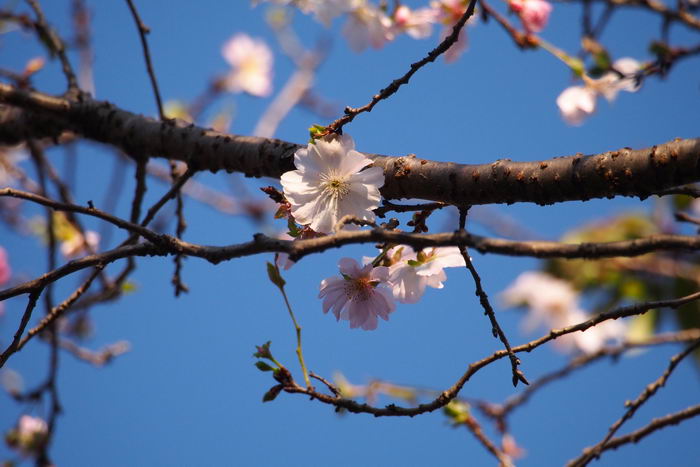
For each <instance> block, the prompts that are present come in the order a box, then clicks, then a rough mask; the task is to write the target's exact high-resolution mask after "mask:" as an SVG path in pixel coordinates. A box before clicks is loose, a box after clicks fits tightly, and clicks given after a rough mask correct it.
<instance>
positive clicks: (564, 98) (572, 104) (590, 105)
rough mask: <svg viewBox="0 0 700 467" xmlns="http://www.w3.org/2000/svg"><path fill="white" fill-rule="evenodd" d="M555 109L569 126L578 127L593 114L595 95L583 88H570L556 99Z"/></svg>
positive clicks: (591, 90) (590, 90)
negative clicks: (556, 108)
mask: <svg viewBox="0 0 700 467" xmlns="http://www.w3.org/2000/svg"><path fill="white" fill-rule="evenodd" d="M557 107H559V112H560V113H561V116H562V118H563V119H564V121H566V123H568V124H569V125H574V126H578V125H581V124H582V123H583V121H584V120H585V119H586V117H588V116H589V115H591V114H592V113H593V112H595V108H596V93H595V91H594V90H593V89H590V88H588V87H585V86H571V87H568V88H566V89H564V91H563V92H562V93H561V94H559V97H557Z"/></svg>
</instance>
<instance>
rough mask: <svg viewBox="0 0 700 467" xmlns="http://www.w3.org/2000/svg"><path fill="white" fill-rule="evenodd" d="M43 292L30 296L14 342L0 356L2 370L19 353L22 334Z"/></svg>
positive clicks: (40, 290) (34, 292)
mask: <svg viewBox="0 0 700 467" xmlns="http://www.w3.org/2000/svg"><path fill="white" fill-rule="evenodd" d="M42 290H43V289H38V290H35V291H33V292H31V293H30V294H29V299H28V300H27V306H26V308H25V309H24V314H23V315H22V319H21V320H20V323H19V327H18V328H17V331H16V332H15V335H14V337H13V338H12V342H11V343H10V345H9V346H8V347H7V348H6V349H5V351H4V352H3V353H2V355H0V368H2V367H3V366H4V365H5V362H6V361H7V359H8V358H10V355H12V354H13V353H15V352H16V351H17V347H18V346H19V342H20V340H21V339H22V334H23V333H24V330H25V329H26V327H27V324H28V323H29V319H30V318H31V317H32V311H33V310H34V307H35V306H36V302H37V300H39V296H40V295H41V292H42Z"/></svg>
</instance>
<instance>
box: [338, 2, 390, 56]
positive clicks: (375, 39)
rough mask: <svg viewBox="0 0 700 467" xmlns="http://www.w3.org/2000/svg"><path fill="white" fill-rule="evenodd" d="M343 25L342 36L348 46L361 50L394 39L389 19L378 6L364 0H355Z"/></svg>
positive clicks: (377, 47) (377, 46) (379, 46)
mask: <svg viewBox="0 0 700 467" xmlns="http://www.w3.org/2000/svg"><path fill="white" fill-rule="evenodd" d="M355 3H356V6H355V8H353V10H352V11H351V12H350V13H349V15H348V21H347V23H345V26H344V27H343V36H345V38H346V39H347V40H348V43H349V44H350V48H351V49H352V50H353V51H355V52H362V51H363V50H365V49H366V48H368V47H370V46H371V47H373V48H375V49H379V48H381V47H382V46H383V45H384V44H386V43H387V42H389V41H391V40H393V39H394V33H393V31H392V23H391V19H389V17H388V16H387V15H386V14H385V13H384V12H383V11H382V10H380V9H379V8H378V7H376V6H375V5H373V4H371V3H367V1H366V0H357V1H356V2H355Z"/></svg>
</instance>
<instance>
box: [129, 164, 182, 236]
mask: <svg viewBox="0 0 700 467" xmlns="http://www.w3.org/2000/svg"><path fill="white" fill-rule="evenodd" d="M194 174H195V170H194V169H193V168H192V166H188V167H187V170H186V171H185V173H184V174H182V175H181V176H180V178H178V179H177V180H176V181H174V182H173V185H172V186H171V187H170V190H168V191H167V192H166V193H165V194H164V195H163V197H162V198H160V199H159V200H158V201H157V202H156V203H155V204H154V205H153V206H151V208H150V209H149V210H148V212H147V213H146V217H144V218H143V220H142V221H141V225H142V226H144V227H145V226H147V225H148V224H149V223H150V222H151V221H152V220H153V219H154V218H155V217H156V214H157V213H158V211H159V210H160V208H162V207H163V205H165V203H167V202H168V200H170V199H172V198H174V197H175V196H176V195H177V193H179V191H180V188H182V186H183V185H184V184H185V183H186V182H187V180H189V179H190V178H191V177H192V176H193V175H194Z"/></svg>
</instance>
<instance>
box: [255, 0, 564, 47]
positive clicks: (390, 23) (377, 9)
mask: <svg viewBox="0 0 700 467" xmlns="http://www.w3.org/2000/svg"><path fill="white" fill-rule="evenodd" d="M261 1H264V0H253V4H257V3H260V2H261ZM267 1H268V2H271V3H275V4H278V5H289V6H294V7H296V8H298V9H299V10H301V11H302V12H304V13H306V14H312V15H313V16H314V17H315V18H316V19H317V20H318V21H319V22H321V23H323V24H324V25H325V26H327V27H328V26H330V25H331V23H332V22H333V20H334V19H335V18H337V17H339V16H343V15H346V16H347V22H346V23H345V25H344V27H343V35H344V36H345V38H346V39H347V40H348V43H349V45H350V48H351V49H353V50H354V51H356V52H361V51H363V50H365V49H367V48H368V47H373V48H375V49H378V48H381V47H382V46H383V45H384V44H386V43H387V42H389V41H392V40H394V39H395V38H396V37H397V36H399V35H401V34H407V35H408V36H410V37H412V38H414V39H423V38H426V37H429V36H430V35H432V32H433V25H434V24H439V25H442V26H443V29H442V33H441V40H442V39H444V38H445V37H446V36H447V35H448V34H449V33H450V32H451V31H452V26H454V24H455V23H456V22H457V21H458V20H459V19H460V18H461V16H462V15H463V14H464V11H465V10H466V8H467V5H468V4H469V1H468V0H431V1H430V2H429V3H428V5H427V6H426V7H423V8H416V9H411V8H409V7H408V6H406V5H403V4H401V3H396V4H395V5H394V8H393V10H392V11H389V9H388V8H387V7H386V5H384V6H378V5H375V4H374V3H371V2H369V1H368V0H267ZM509 5H510V8H511V10H512V11H513V12H515V13H516V14H517V15H518V16H519V18H520V20H521V22H522V23H523V27H524V29H525V31H526V32H528V33H533V32H540V31H541V30H542V29H544V27H545V26H546V24H547V21H548V20H549V15H550V13H551V11H552V5H551V4H550V3H549V2H547V1H546V0H510V1H509ZM465 46H466V34H465V32H464V30H462V32H461V33H460V36H459V39H458V41H457V43H456V44H455V45H454V46H453V47H452V48H451V49H450V50H449V51H448V52H447V54H446V55H445V58H446V60H447V61H450V60H454V59H456V58H457V56H458V55H459V54H460V53H461V52H462V51H463V50H464V48H465Z"/></svg>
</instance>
